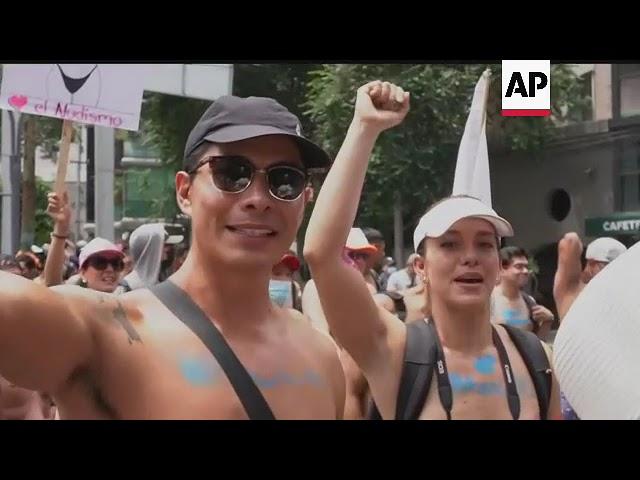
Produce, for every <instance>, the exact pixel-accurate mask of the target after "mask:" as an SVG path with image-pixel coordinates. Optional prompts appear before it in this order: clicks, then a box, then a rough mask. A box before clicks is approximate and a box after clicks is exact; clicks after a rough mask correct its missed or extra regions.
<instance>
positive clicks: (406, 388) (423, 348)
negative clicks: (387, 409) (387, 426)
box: [369, 320, 436, 420]
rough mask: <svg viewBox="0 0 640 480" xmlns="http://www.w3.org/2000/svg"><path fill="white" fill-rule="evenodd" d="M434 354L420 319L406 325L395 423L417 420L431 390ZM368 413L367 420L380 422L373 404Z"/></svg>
mask: <svg viewBox="0 0 640 480" xmlns="http://www.w3.org/2000/svg"><path fill="white" fill-rule="evenodd" d="M435 352H436V341H435V338H434V337H433V333H432V331H431V329H430V328H429V326H428V325H427V323H426V322H425V321H424V320H420V321H416V322H411V323H409V324H408V325H407V340H406V347H405V352H404V362H403V364H402V376H401V377H400V387H399V388H398V397H397V399H396V416H395V419H396V420H417V419H418V418H419V417H420V413H422V409H423V408H424V403H425V401H426V400H427V395H428V394H429V387H431V379H432V378H433V366H434V363H435ZM371 410H372V412H371V414H370V416H369V419H370V420H381V419H382V417H381V416H380V412H378V409H377V408H376V406H375V404H374V405H373V406H372V409H371Z"/></svg>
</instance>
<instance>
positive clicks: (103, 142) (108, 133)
mask: <svg viewBox="0 0 640 480" xmlns="http://www.w3.org/2000/svg"><path fill="white" fill-rule="evenodd" d="M95 162H96V190H95V192H96V193H95V211H96V237H102V238H105V239H107V240H110V241H112V242H113V241H114V239H115V232H114V208H113V181H114V163H115V133H114V130H113V128H108V127H95Z"/></svg>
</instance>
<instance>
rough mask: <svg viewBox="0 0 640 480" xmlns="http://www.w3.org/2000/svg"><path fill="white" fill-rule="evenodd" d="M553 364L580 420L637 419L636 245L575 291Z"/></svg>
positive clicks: (639, 267) (639, 255) (639, 283)
mask: <svg viewBox="0 0 640 480" xmlns="http://www.w3.org/2000/svg"><path fill="white" fill-rule="evenodd" d="M554 366H555V371H556V375H557V378H558V381H559V383H560V389H561V390H562V391H563V392H564V395H565V397H566V398H567V400H568V401H569V403H570V404H571V406H572V407H573V408H574V410H575V411H576V413H577V414H578V416H579V417H580V418H582V419H584V420H595V419H603V420H604V419H612V420H613V419H620V420H622V419H640V243H638V244H636V245H634V246H633V247H631V248H630V249H629V250H628V251H627V252H626V253H624V254H622V255H620V256H619V257H618V258H616V259H615V260H614V261H613V262H611V263H610V264H609V265H607V266H606V267H605V268H604V269H603V270H602V271H601V272H600V273H598V275H596V276H595V277H594V278H593V280H591V282H589V284H588V285H587V286H586V287H585V289H584V290H583V291H582V292H581V293H580V295H578V298H577V299H576V300H575V302H574V303H573V305H572V306H571V309H570V310H569V312H568V313H567V315H566V317H565V318H564V320H563V321H562V324H561V326H560V329H559V330H558V334H557V336H556V339H555V342H554Z"/></svg>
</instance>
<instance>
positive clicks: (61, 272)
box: [0, 81, 626, 419]
mask: <svg viewBox="0 0 640 480" xmlns="http://www.w3.org/2000/svg"><path fill="white" fill-rule="evenodd" d="M409 97H410V95H409V93H408V92H404V91H403V90H402V88H401V87H399V86H396V85H393V84H390V83H387V82H379V81H376V82H371V83H369V84H367V85H364V86H363V87H361V88H360V89H359V90H358V92H357V98H356V104H355V112H354V117H353V121H352V123H351V125H350V127H349V129H348V131H347V133H346V137H345V140H344V143H343V145H342V148H341V149H340V151H339V153H338V154H337V156H336V158H335V159H334V160H333V161H332V160H331V159H330V158H329V156H328V155H327V154H326V153H325V152H324V150H323V149H322V148H320V147H319V146H318V145H316V144H314V143H312V142H311V141H310V140H308V139H306V138H305V137H304V136H302V134H301V132H300V127H299V125H300V124H299V121H298V119H297V118H296V117H295V116H294V115H293V114H291V113H290V112H289V111H288V110H287V109H286V108H284V107H283V106H282V105H280V104H278V103H277V102H275V101H274V100H272V99H268V98H257V97H250V98H246V99H243V98H238V97H233V96H227V97H222V98H220V99H218V100H217V101H216V102H214V103H213V104H212V105H211V106H210V107H209V109H208V110H207V111H206V112H205V113H204V115H203V116H202V118H201V119H200V120H199V121H198V123H197V124H196V125H195V126H194V128H193V130H192V131H191V134H190V136H189V139H188V140H187V144H186V147H185V156H184V166H183V169H182V170H181V171H180V172H178V173H177V175H176V180H175V187H176V201H177V202H178V206H179V208H180V210H181V211H182V213H184V214H185V215H187V216H189V217H190V219H191V241H190V242H189V243H190V245H187V244H186V242H185V239H184V237H182V236H175V235H169V234H168V233H167V231H166V229H165V227H164V225H162V224H146V225H142V226H140V227H138V228H137V229H135V230H134V231H133V232H131V233H130V234H126V235H123V237H122V240H121V241H120V242H118V243H117V244H116V243H113V242H111V241H109V240H108V239H104V238H93V239H90V240H89V241H79V242H76V243H73V242H71V240H70V225H71V216H72V212H71V209H70V206H69V202H68V198H67V196H66V194H59V193H51V194H49V197H48V202H49V203H48V208H47V212H48V214H49V215H50V216H51V218H52V219H53V222H54V227H53V231H52V232H51V242H50V244H48V245H45V246H42V247H37V246H33V247H31V249H30V250H28V251H20V252H17V254H16V255H15V256H4V257H2V259H1V260H0V270H1V271H0V419H53V418H57V419H76V418H103V419H131V418H143V419H144V418H147V419H152V418H159V419H172V418H190V419H209V418H216V419H243V418H250V419H274V418H276V419H342V418H344V419H562V418H565V419H576V418H578V415H577V414H576V412H574V411H573V409H572V408H571V405H570V404H569V402H567V400H566V398H564V396H563V395H562V392H561V388H560V385H559V384H558V382H557V380H556V378H555V374H554V368H553V363H554V362H553V349H552V344H553V336H554V332H555V329H557V328H558V325H559V323H560V322H561V321H562V319H563V317H564V316H565V315H566V314H567V312H568V311H569V310H570V309H571V305H572V303H573V302H574V301H575V299H576V298H577V297H578V296H579V295H580V293H581V291H582V289H583V288H584V286H585V285H586V284H587V283H589V281H590V280H591V279H592V278H594V277H595V276H596V275H598V273H599V272H600V271H602V270H603V269H604V268H606V266H607V265H608V264H609V263H610V262H613V261H614V260H615V259H616V258H617V257H618V256H620V255H622V254H623V253H624V252H625V250H626V248H625V246H624V245H622V244H621V243H620V242H618V241H616V240H614V239H612V238H600V239H597V240H595V241H594V242H592V243H590V244H589V245H588V247H587V249H586V264H585V266H584V268H583V265H582V259H581V256H582V255H583V245H582V243H581V240H580V238H579V237H578V236H577V235H576V234H575V233H568V234H567V235H565V236H564V238H562V239H561V240H560V242H559V245H558V269H557V273H556V276H555V282H554V290H553V293H554V300H555V308H547V307H546V306H543V305H541V304H540V303H539V302H538V301H537V300H536V298H534V295H533V293H534V292H532V291H529V285H530V277H531V276H530V258H529V254H528V253H527V252H526V251H525V250H524V249H522V248H519V247H517V246H503V245H504V244H505V239H508V238H509V237H512V236H513V235H514V232H513V228H512V226H511V224H510V223H509V221H508V220H507V219H504V218H502V217H501V216H499V215H498V213H497V212H495V211H494V210H493V208H492V207H491V206H490V205H487V204H486V203H484V202H483V201H481V200H479V199H478V198H475V197H473V196H468V195H452V196H450V197H447V198H445V199H443V200H441V201H440V202H437V203H435V204H434V205H431V206H430V207H429V208H428V209H427V210H426V212H425V214H424V216H423V217H422V218H421V219H420V221H419V223H418V225H417V227H416V229H415V233H414V239H413V240H414V241H413V253H412V254H411V255H409V256H408V258H407V260H406V263H405V265H404V267H403V268H401V269H398V268H396V267H395V266H394V264H393V261H392V260H391V259H389V258H388V257H386V251H385V250H386V245H385V239H384V236H383V235H382V234H381V233H380V231H379V230H377V229H375V228H371V227H370V226H361V227H360V228H358V227H356V226H354V221H355V218H356V212H357V210H358V203H359V201H360V195H361V190H362V185H363V182H364V178H365V175H366V171H367V166H368V162H369V158H370V156H371V152H372V151H373V148H374V146H375V143H376V141H377V139H378V137H379V136H380V135H381V134H382V133H383V132H384V131H385V130H388V129H391V128H395V127H397V126H398V125H400V124H401V123H402V122H403V120H404V118H405V116H406V115H407V114H408V112H409V109H410V108H409V106H410V98H409ZM318 168H322V169H325V170H326V171H328V174H327V176H326V179H325V180H324V183H323V185H322V188H321V189H320V192H319V194H318V195H317V199H316V200H315V205H314V208H313V213H312V215H311V219H310V222H309V225H308V228H307V231H306V237H305V241H304V249H303V252H300V251H298V247H297V243H295V242H294V240H295V238H296V236H297V233H298V229H299V227H300V224H301V222H302V218H303V213H304V208H305V204H306V203H307V202H309V201H310V200H311V198H312V197H313V196H314V192H313V191H312V187H311V183H310V181H309V173H308V172H309V171H310V170H311V169H318ZM301 253H303V254H302V255H301ZM305 264H306V266H307V267H308V269H309V272H310V278H307V279H305V278H304V277H303V275H302V270H303V269H302V266H303V265H305ZM305 280H306V281H305ZM550 307H551V306H550ZM554 310H555V311H557V314H558V318H556V315H554V313H553V311H554Z"/></svg>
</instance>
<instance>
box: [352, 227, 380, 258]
mask: <svg viewBox="0 0 640 480" xmlns="http://www.w3.org/2000/svg"><path fill="white" fill-rule="evenodd" d="M345 247H346V248H348V249H349V250H359V251H368V252H371V253H375V252H377V251H378V249H377V248H376V247H375V246H374V245H371V244H370V243H369V240H367V237H366V236H365V234H364V232H363V231H362V230H361V229H359V228H352V229H351V230H350V231H349V236H348V237H347V243H346V245H345Z"/></svg>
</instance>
